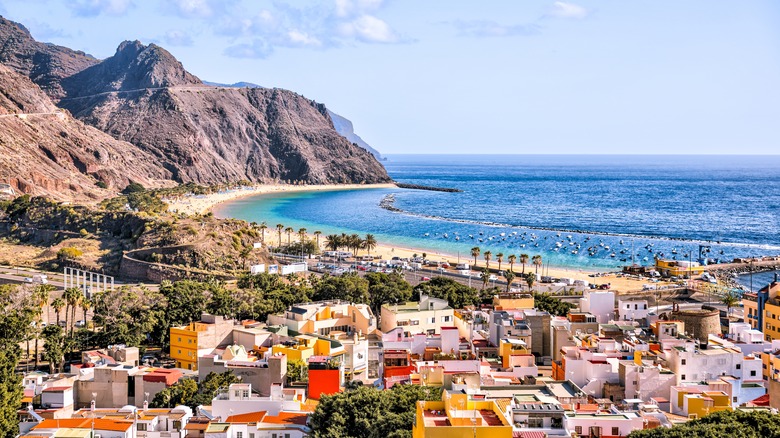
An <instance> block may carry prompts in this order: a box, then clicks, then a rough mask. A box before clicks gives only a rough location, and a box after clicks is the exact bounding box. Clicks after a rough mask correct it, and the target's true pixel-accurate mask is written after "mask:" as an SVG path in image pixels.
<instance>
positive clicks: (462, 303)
mask: <svg viewBox="0 0 780 438" xmlns="http://www.w3.org/2000/svg"><path fill="white" fill-rule="evenodd" d="M495 292H496V291H495V289H486V290H483V291H482V292H479V291H477V290H476V289H474V288H473V287H468V286H466V285H464V284H461V283H458V282H457V281H455V280H453V279H451V278H446V277H434V278H433V279H431V280H430V281H425V282H423V283H420V284H418V285H417V286H415V287H414V289H413V293H412V298H411V300H412V301H417V300H419V299H420V295H428V296H431V297H434V298H440V299H443V300H447V302H448V303H449V304H450V307H452V308H454V309H461V308H463V307H466V306H472V305H478V304H482V303H485V304H487V303H490V302H492V300H493V295H494V294H495Z"/></svg>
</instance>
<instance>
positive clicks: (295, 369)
mask: <svg viewBox="0 0 780 438" xmlns="http://www.w3.org/2000/svg"><path fill="white" fill-rule="evenodd" d="M308 372H309V366H308V365H307V364H306V362H304V361H302V360H300V359H293V360H289V361H287V384H292V383H294V382H306V381H308V380H309V373H308Z"/></svg>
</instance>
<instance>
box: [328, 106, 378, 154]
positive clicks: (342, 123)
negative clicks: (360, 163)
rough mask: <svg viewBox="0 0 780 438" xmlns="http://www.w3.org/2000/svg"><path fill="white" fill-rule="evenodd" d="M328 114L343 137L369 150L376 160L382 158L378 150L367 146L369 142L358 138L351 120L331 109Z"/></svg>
mask: <svg viewBox="0 0 780 438" xmlns="http://www.w3.org/2000/svg"><path fill="white" fill-rule="evenodd" d="M328 114H329V115H330V118H331V120H333V128H334V129H335V130H336V132H338V133H339V134H341V135H342V136H343V137H344V138H346V139H347V140H349V141H351V142H352V143H355V144H356V145H358V146H360V147H361V148H363V149H365V150H367V151H369V152H371V154H372V155H373V156H374V158H376V159H377V160H381V159H382V154H380V153H379V151H378V150H376V149H374V148H372V147H371V146H369V144H368V143H366V142H365V141H364V140H363V139H362V138H360V136H359V135H357V134H355V128H354V127H353V126H352V122H351V121H350V120H348V119H346V118H345V117H342V116H340V115H338V114H336V113H334V112H333V111H331V110H328Z"/></svg>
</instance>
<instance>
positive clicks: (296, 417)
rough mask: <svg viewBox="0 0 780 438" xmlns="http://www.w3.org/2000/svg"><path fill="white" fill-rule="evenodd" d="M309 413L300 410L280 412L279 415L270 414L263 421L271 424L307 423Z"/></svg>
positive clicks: (303, 424) (302, 424)
mask: <svg viewBox="0 0 780 438" xmlns="http://www.w3.org/2000/svg"><path fill="white" fill-rule="evenodd" d="M307 418H308V415H307V414H305V413H299V412H279V415H269V416H266V417H265V418H264V419H263V423H271V424H297V425H300V426H305V425H306V419H307Z"/></svg>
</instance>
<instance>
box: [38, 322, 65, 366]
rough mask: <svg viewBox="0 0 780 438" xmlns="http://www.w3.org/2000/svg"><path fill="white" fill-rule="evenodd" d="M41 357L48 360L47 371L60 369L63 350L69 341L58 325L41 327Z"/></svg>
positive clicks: (62, 363) (62, 362)
mask: <svg viewBox="0 0 780 438" xmlns="http://www.w3.org/2000/svg"><path fill="white" fill-rule="evenodd" d="M42 334H43V357H44V359H46V361H47V362H49V372H50V373H55V372H60V371H62V367H63V365H64V362H65V352H66V351H67V349H68V348H69V341H68V339H67V337H66V336H65V332H64V330H62V327H60V326H58V325H49V326H46V327H45V328H44V329H43V333H42Z"/></svg>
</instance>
